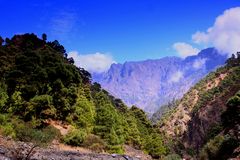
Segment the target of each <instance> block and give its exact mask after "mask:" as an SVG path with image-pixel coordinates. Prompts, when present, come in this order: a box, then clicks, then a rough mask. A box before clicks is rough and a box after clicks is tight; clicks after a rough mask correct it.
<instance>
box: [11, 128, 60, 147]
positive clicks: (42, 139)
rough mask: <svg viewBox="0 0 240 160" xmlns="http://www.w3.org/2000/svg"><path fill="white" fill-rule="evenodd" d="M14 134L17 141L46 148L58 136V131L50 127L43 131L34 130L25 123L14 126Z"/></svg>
mask: <svg viewBox="0 0 240 160" xmlns="http://www.w3.org/2000/svg"><path fill="white" fill-rule="evenodd" d="M15 132H16V139H17V140H20V141H24V142H32V143H34V144H35V145H38V146H46V145H47V144H48V143H50V142H51V141H52V140H53V139H54V138H55V137H57V135H58V131H57V130H56V129H55V128H53V127H51V126H49V127H46V128H43V129H35V128H32V126H31V125H30V124H27V123H22V124H19V125H17V126H15Z"/></svg>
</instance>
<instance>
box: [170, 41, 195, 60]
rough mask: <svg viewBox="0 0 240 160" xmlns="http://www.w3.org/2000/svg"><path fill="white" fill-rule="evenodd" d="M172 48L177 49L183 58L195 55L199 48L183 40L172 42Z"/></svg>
mask: <svg viewBox="0 0 240 160" xmlns="http://www.w3.org/2000/svg"><path fill="white" fill-rule="evenodd" d="M172 47H173V49H175V50H176V51H177V53H178V54H179V56H180V57H182V58H185V57H187V56H192V55H197V54H198V53H199V49H197V48H193V47H192V46H191V45H190V44H187V43H184V42H177V43H174V44H173V46H172Z"/></svg>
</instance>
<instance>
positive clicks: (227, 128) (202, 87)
mask: <svg viewBox="0 0 240 160" xmlns="http://www.w3.org/2000/svg"><path fill="white" fill-rule="evenodd" d="M239 98H240V54H239V53H238V54H237V57H236V56H234V55H233V56H232V58H230V59H228V60H227V63H226V65H225V66H224V67H221V68H219V69H217V70H216V71H215V72H212V73H210V74H208V75H207V76H206V77H205V78H204V79H202V80H201V81H200V82H198V83H197V84H196V85H195V86H194V87H192V88H191V89H190V90H189V91H188V92H187V93H186V94H185V95H184V96H183V98H182V99H181V100H180V101H179V102H177V103H176V104H174V105H173V106H172V109H170V110H169V111H167V112H165V114H163V116H162V118H161V119H160V121H159V122H158V124H157V125H158V127H159V130H160V132H161V133H162V134H164V135H165V137H166V138H167V139H169V141H171V142H169V145H170V146H171V147H170V148H171V150H172V152H175V153H178V154H181V155H183V156H187V155H188V156H189V155H190V156H193V157H195V158H197V159H228V158H230V157H232V158H234V157H237V156H238V157H239V156H240V152H239V145H240V141H239V136H240V134H239V133H240V132H239V124H240V108H239V107H240V99H239Z"/></svg>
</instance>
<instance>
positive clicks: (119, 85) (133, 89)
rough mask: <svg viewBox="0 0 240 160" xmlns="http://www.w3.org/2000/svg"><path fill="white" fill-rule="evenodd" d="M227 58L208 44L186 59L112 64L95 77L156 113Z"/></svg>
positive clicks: (115, 92) (126, 99) (125, 98)
mask: <svg viewBox="0 0 240 160" xmlns="http://www.w3.org/2000/svg"><path fill="white" fill-rule="evenodd" d="M226 59H227V56H226V55H225V54H220V53H218V51H217V50H216V49H214V48H207V49H204V50H202V51H201V52H199V53H198V55H196V56H189V57H186V58H185V59H182V58H179V57H165V58H161V59H156V60H145V61H139V62H125V63H124V64H112V65H111V67H110V69H109V70H108V71H107V72H104V73H98V74H93V81H95V82H98V83H100V84H101V85H102V87H103V88H105V89H106V90H108V91H109V92H110V93H111V94H113V95H114V96H116V97H119V98H121V99H122V100H123V101H124V102H125V103H126V104H127V105H129V106H131V105H136V106H138V107H140V108H142V109H143V110H144V111H146V112H148V113H154V112H155V111H156V110H157V109H158V108H159V107H160V106H161V105H164V104H166V103H168V102H169V101H171V100H173V99H179V98H181V97H182V96H183V94H184V93H186V92H187V91H188V89H189V88H190V87H191V86H193V85H194V84H195V83H197V82H198V81H199V80H200V79H201V78H203V77H204V76H205V75H206V74H208V73H209V72H211V71H213V70H214V69H216V68H217V67H219V66H221V65H223V64H224V63H225V60H226Z"/></svg>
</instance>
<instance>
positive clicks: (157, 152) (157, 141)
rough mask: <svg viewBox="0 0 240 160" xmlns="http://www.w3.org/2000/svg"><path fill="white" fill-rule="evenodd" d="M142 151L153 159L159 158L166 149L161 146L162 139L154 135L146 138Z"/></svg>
mask: <svg viewBox="0 0 240 160" xmlns="http://www.w3.org/2000/svg"><path fill="white" fill-rule="evenodd" d="M144 149H145V151H146V152H147V153H148V154H149V155H151V156H152V157H153V158H160V157H161V156H163V155H164V154H166V152H167V149H166V148H165V146H164V145H163V140H162V138H161V137H160V135H159V134H156V133H153V134H151V135H149V136H147V138H146V140H145V145H144Z"/></svg>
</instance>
